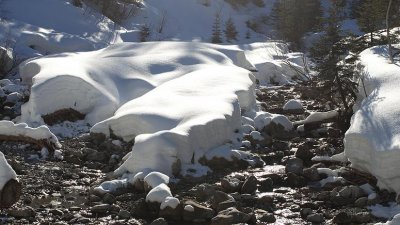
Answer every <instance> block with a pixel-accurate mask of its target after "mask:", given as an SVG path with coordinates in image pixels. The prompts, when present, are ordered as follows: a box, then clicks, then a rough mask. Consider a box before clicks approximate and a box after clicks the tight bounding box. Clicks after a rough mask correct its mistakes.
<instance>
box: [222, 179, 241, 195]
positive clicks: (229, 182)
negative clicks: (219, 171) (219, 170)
mask: <svg viewBox="0 0 400 225" xmlns="http://www.w3.org/2000/svg"><path fill="white" fill-rule="evenodd" d="M240 183H241V182H240V180H239V179H237V178H233V177H232V178H224V179H222V180H221V187H222V189H223V190H224V191H225V192H228V193H232V192H238V191H239V190H240V187H241V185H240Z"/></svg>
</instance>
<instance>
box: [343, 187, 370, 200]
mask: <svg viewBox="0 0 400 225" xmlns="http://www.w3.org/2000/svg"><path fill="white" fill-rule="evenodd" d="M339 195H340V196H342V197H343V198H349V199H352V200H355V199H358V198H360V197H362V196H363V195H364V191H363V190H362V189H361V188H360V187H358V186H355V185H350V186H346V187H344V188H342V189H341V190H340V191H339Z"/></svg>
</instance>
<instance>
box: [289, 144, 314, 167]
mask: <svg viewBox="0 0 400 225" xmlns="http://www.w3.org/2000/svg"><path fill="white" fill-rule="evenodd" d="M294 155H295V156H296V158H299V159H301V160H303V161H304V162H306V163H308V162H310V161H311V158H312V157H313V156H314V154H313V153H312V152H311V149H310V147H309V146H308V145H307V144H302V145H299V146H298V147H297V150H296V153H295V154H294Z"/></svg>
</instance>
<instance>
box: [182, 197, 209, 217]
mask: <svg viewBox="0 0 400 225" xmlns="http://www.w3.org/2000/svg"><path fill="white" fill-rule="evenodd" d="M187 205H189V206H191V207H193V211H192V210H190V211H189V210H183V220H184V221H187V222H205V221H208V220H210V219H211V218H213V216H214V214H215V213H214V210H213V209H211V208H208V207H206V206H203V205H200V204H199V203H197V202H194V201H191V200H189V201H186V202H185V207H186V206H187Z"/></svg>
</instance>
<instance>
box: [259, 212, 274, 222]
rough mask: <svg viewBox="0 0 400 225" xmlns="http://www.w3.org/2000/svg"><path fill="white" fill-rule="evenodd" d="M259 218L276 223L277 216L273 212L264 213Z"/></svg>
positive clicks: (262, 220)
mask: <svg viewBox="0 0 400 225" xmlns="http://www.w3.org/2000/svg"><path fill="white" fill-rule="evenodd" d="M259 220H260V221H261V222H266V223H275V221H276V218H275V215H274V214H272V213H264V214H263V215H262V216H261V217H260V218H259Z"/></svg>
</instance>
